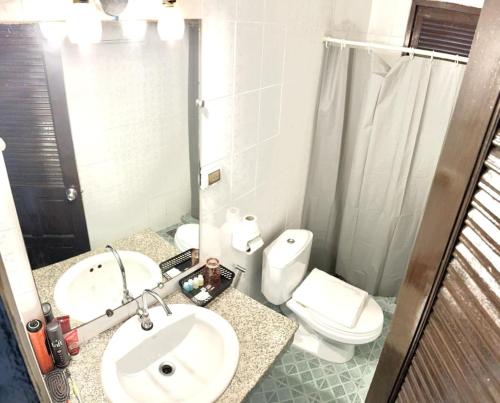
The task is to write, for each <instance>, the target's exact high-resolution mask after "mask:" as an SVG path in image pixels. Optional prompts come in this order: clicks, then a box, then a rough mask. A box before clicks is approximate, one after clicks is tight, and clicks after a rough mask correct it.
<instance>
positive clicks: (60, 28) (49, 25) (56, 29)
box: [38, 21, 66, 47]
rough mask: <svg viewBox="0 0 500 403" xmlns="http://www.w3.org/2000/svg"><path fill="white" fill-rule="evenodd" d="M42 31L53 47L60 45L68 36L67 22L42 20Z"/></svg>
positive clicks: (40, 24)
mask: <svg viewBox="0 0 500 403" xmlns="http://www.w3.org/2000/svg"><path fill="white" fill-rule="evenodd" d="M38 25H39V26H40V31H41V32H42V35H43V37H44V38H45V39H47V42H48V43H49V45H50V46H52V47H58V46H60V45H61V43H62V42H63V41H64V38H65V37H66V23H65V22H64V21H41V22H40V23H39V24H38Z"/></svg>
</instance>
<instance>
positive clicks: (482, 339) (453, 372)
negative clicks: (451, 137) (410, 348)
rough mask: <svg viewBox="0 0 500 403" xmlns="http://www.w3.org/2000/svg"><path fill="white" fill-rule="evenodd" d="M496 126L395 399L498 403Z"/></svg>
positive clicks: (499, 190) (499, 170) (499, 152)
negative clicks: (446, 264) (451, 256)
mask: <svg viewBox="0 0 500 403" xmlns="http://www.w3.org/2000/svg"><path fill="white" fill-rule="evenodd" d="M499 241H500V128H499V129H497V135H496V137H495V139H494V140H493V144H492V147H491V151H490V153H489V155H488V158H487V159H486V161H485V164H484V173H483V174H482V176H481V178H480V181H479V183H478V185H477V189H476V192H475V194H474V198H473V200H472V202H471V204H470V210H469V212H468V215H467V218H466V220H465V222H464V224H463V228H462V231H461V234H460V237H459V240H458V242H457V244H456V246H455V249H454V253H453V258H452V260H451V262H450V264H449V265H448V268H447V273H446V275H445V278H444V281H443V283H442V286H441V288H440V290H439V293H438V295H437V299H436V301H435V303H434V306H433V310H432V312H431V314H430V317H429V321H428V322H427V324H426V327H425V330H424V333H423V335H422V338H421V339H420V342H419V345H418V347H417V350H416V353H415V355H414V357H413V360H412V363H411V366H410V368H409V371H408V373H407V376H406V378H405V381H404V383H403V385H402V388H401V390H400V392H399V395H398V398H397V401H398V402H408V403H410V402H411V403H415V402H499V401H500V365H499V362H500V348H499V346H500V330H499V329H500V314H499V310H500V301H499V299H500V286H499V283H500V282H499V280H500V275H499V269H500V255H499V251H500V248H499V244H498V243H499Z"/></svg>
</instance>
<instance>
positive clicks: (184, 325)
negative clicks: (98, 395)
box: [101, 305, 239, 403]
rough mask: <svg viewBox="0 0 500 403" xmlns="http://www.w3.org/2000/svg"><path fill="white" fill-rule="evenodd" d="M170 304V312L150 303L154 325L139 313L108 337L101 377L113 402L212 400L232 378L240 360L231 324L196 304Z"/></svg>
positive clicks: (202, 402)
mask: <svg viewBox="0 0 500 403" xmlns="http://www.w3.org/2000/svg"><path fill="white" fill-rule="evenodd" d="M169 308H170V310H171V311H172V315H170V316H168V317H167V315H166V314H165V311H163V309H162V308H161V307H155V308H152V309H150V311H149V313H150V317H151V320H152V322H153V328H152V329H151V330H149V331H145V330H143V329H142V328H141V324H140V322H139V319H138V317H137V316H135V317H133V318H130V319H129V320H127V321H126V322H125V323H124V324H123V325H122V326H121V327H120V328H119V329H118V330H117V331H116V333H115V334H114V335H113V337H112V338H111V340H110V341H109V343H108V345H107V347H106V350H105V351H104V354H103V356H102V361H101V380H102V385H103V387H104V391H105V393H106V396H107V397H108V399H110V400H111V401H112V402H114V403H132V402H183V403H209V402H214V401H215V400H216V399H217V398H218V397H219V396H220V395H221V394H222V393H223V392H224V390H225V389H226V388H227V386H228V385H229V383H230V382H231V379H232V378H233V376H234V373H235V371H236V367H237V366H238V360H239V342H238V338H237V336H236V333H235V332H234V330H233V328H232V327H231V325H230V324H229V323H228V322H227V321H226V320H225V319H224V318H222V317H221V316H220V315H218V314H216V313H215V312H213V311H210V310H208V309H205V308H200V307H197V306H195V305H169ZM162 370H163V372H162ZM169 371H171V372H170V374H165V373H168V372H169Z"/></svg>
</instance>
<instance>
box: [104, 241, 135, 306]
mask: <svg viewBox="0 0 500 403" xmlns="http://www.w3.org/2000/svg"><path fill="white" fill-rule="evenodd" d="M106 249H107V250H109V251H110V252H111V253H112V254H113V256H114V257H115V259H116V261H117V262H118V266H119V267H120V272H121V273H122V286H123V298H122V304H126V303H127V302H130V301H132V300H133V298H132V296H131V295H130V291H129V290H128V287H127V276H126V275H125V266H123V262H122V259H121V258H120V255H119V254H118V252H117V251H116V250H115V248H113V247H112V246H111V245H107V246H106Z"/></svg>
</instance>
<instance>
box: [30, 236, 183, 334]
mask: <svg viewBox="0 0 500 403" xmlns="http://www.w3.org/2000/svg"><path fill="white" fill-rule="evenodd" d="M110 245H112V246H113V247H114V248H116V249H117V250H130V251H134V252H140V253H143V254H144V255H146V256H149V257H150V258H151V259H153V260H154V261H155V262H156V263H158V264H159V263H161V262H163V261H165V260H167V259H169V258H171V257H172V256H175V255H177V254H178V253H179V251H178V250H177V248H176V247H175V246H173V245H172V244H170V243H169V242H167V241H166V240H165V239H163V238H162V237H161V236H159V235H158V234H156V233H155V232H153V231H152V230H150V229H147V230H144V231H141V232H138V233H136V234H133V235H131V236H129V237H127V238H124V239H120V240H118V241H113V242H111V243H110ZM104 251H105V249H104V248H98V249H95V250H91V251H90V252H86V253H83V254H81V255H78V256H75V257H72V258H70V259H66V260H63V261H62V262H59V263H54V264H52V265H50V266H45V267H42V268H40V269H36V270H33V277H34V279H35V284H36V288H37V291H38V295H39V296H40V301H41V302H49V303H50V305H52V310H53V312H54V316H60V315H61V312H59V311H58V309H57V306H56V304H55V303H54V288H55V286H56V282H57V280H58V279H59V277H61V275H62V274H63V273H64V272H65V271H66V270H68V269H69V268H70V267H71V266H72V265H74V264H75V263H78V262H79V261H81V260H83V259H85V258H87V257H89V256H93V255H97V254H99V253H102V252H104ZM79 324H80V323H79V322H76V321H75V320H72V321H71V327H76V326H78V325H79Z"/></svg>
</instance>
